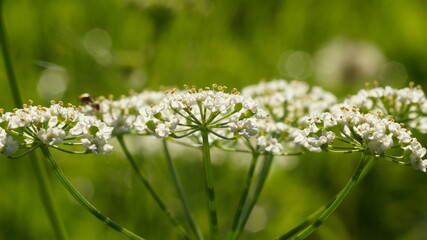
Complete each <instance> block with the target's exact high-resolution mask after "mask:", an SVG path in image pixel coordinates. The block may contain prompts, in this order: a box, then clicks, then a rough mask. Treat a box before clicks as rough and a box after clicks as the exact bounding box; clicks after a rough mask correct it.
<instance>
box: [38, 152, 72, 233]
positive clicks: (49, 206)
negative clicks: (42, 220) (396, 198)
mask: <svg viewBox="0 0 427 240" xmlns="http://www.w3.org/2000/svg"><path fill="white" fill-rule="evenodd" d="M30 158H31V161H30V162H31V165H32V166H33V169H34V173H35V175H36V178H37V182H38V183H39V186H40V196H41V199H42V202H43V205H44V206H45V210H46V213H47V215H48V217H49V219H50V222H51V224H52V227H53V230H54V231H55V235H56V237H57V238H58V239H64V240H65V239H68V237H67V232H66V231H65V227H64V224H63V223H62V221H61V220H60V217H59V215H58V212H57V210H56V208H55V205H54V204H53V198H52V191H51V189H50V187H49V184H48V181H49V180H48V177H47V173H46V169H45V166H44V164H43V163H42V162H41V160H40V159H39V158H38V157H37V155H36V154H35V152H31V153H30Z"/></svg>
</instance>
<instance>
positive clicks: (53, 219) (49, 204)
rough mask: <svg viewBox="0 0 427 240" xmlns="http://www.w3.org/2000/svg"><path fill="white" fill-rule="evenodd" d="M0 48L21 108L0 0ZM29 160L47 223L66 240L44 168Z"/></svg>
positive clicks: (13, 96) (10, 82)
mask: <svg viewBox="0 0 427 240" xmlns="http://www.w3.org/2000/svg"><path fill="white" fill-rule="evenodd" d="M0 48H1V50H2V52H3V54H2V55H3V62H4V65H5V69H6V74H7V79H8V81H9V86H10V89H11V92H12V98H13V101H14V105H15V107H21V106H22V98H21V93H20V91H19V86H18V82H17V81H16V78H15V72H14V71H13V64H12V60H11V59H10V55H9V48H8V44H7V34H6V27H5V24H4V20H3V1H2V0H0ZM29 158H30V161H31V164H32V166H33V170H34V173H35V175H36V178H37V183H38V185H39V188H40V197H41V199H42V202H43V205H44V208H45V210H46V213H47V215H48V218H49V221H50V223H51V224H52V227H53V229H54V231H55V235H56V237H57V239H60V240H66V239H68V237H67V233H66V231H65V227H64V224H63V223H62V221H61V219H60V218H59V215H58V213H57V211H56V208H55V205H54V202H53V198H52V192H51V190H50V186H49V181H48V177H47V174H46V170H45V168H44V166H42V164H41V163H40V160H39V159H38V158H37V156H36V154H34V153H30V155H29Z"/></svg>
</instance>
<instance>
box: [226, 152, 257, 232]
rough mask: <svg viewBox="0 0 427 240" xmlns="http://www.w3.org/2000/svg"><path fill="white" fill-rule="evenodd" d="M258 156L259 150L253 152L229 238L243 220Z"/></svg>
mask: <svg viewBox="0 0 427 240" xmlns="http://www.w3.org/2000/svg"><path fill="white" fill-rule="evenodd" d="M258 157H259V153H258V152H252V160H251V165H250V167H249V171H248V175H247V176H246V181H245V186H244V188H243V192H242V195H241V197H240V200H239V205H238V206H237V210H236V213H235V215H234V220H233V224H232V226H231V232H230V235H229V239H231V238H232V236H233V234H234V233H235V232H236V230H237V226H238V223H239V222H240V221H241V218H242V211H243V207H244V205H245V202H246V201H247V199H248V193H249V188H250V186H251V184H252V180H253V177H254V173H255V167H256V163H257V160H258Z"/></svg>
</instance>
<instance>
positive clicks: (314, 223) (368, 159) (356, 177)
mask: <svg viewBox="0 0 427 240" xmlns="http://www.w3.org/2000/svg"><path fill="white" fill-rule="evenodd" d="M374 160H375V158H374V157H373V156H372V155H365V154H364V155H362V158H361V159H360V162H359V164H358V165H357V167H356V170H355V171H354V173H353V176H352V177H351V178H350V180H349V181H348V182H347V184H346V185H345V187H344V188H343V189H342V190H341V192H340V193H339V194H338V195H337V196H336V198H335V199H334V201H333V202H331V203H330V204H328V205H327V206H328V207H327V208H326V209H325V210H324V211H323V212H322V213H321V214H320V216H318V217H317V218H316V219H312V220H311V221H310V222H311V224H310V225H309V226H308V227H306V228H305V229H304V230H303V231H302V232H300V233H299V234H298V235H297V236H295V237H294V238H292V239H294V240H302V239H305V238H306V237H308V236H309V235H310V234H311V233H312V232H313V231H315V230H316V229H317V228H318V227H319V226H320V225H322V224H323V223H324V222H325V221H326V219H327V218H328V217H329V216H330V215H331V214H332V213H334V212H335V210H336V209H337V208H338V206H339V205H340V204H341V203H342V201H343V200H344V199H345V198H346V196H347V195H348V194H349V193H350V191H351V190H352V189H353V187H354V186H356V184H357V183H358V182H359V181H360V180H361V179H362V178H363V177H364V176H365V175H366V173H367V172H368V171H369V170H370V168H371V167H372V164H373V163H374ZM286 236H287V234H285V235H283V236H282V237H280V238H279V239H280V240H284V239H289V238H285V237H286Z"/></svg>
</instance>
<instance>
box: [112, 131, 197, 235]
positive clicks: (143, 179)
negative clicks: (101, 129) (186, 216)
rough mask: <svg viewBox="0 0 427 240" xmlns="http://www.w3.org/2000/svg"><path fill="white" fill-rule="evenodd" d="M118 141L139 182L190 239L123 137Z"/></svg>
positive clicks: (181, 232) (182, 233) (118, 138)
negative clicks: (140, 166) (143, 171)
mask: <svg viewBox="0 0 427 240" xmlns="http://www.w3.org/2000/svg"><path fill="white" fill-rule="evenodd" d="M117 140H118V142H119V144H120V146H121V147H122V149H123V152H124V153H125V155H126V157H127V159H128V160H129V163H130V165H131V166H132V169H133V170H134V172H135V173H136V176H137V177H138V178H139V180H140V181H141V182H142V184H144V186H145V188H146V189H147V190H148V192H149V193H150V194H151V196H152V197H153V199H154V201H155V202H156V203H157V205H158V206H159V207H160V209H161V210H162V211H163V212H164V213H165V215H166V216H167V217H168V218H169V220H170V221H171V222H172V224H173V225H174V227H175V228H176V229H177V230H178V232H179V233H180V234H181V236H182V237H184V238H185V239H190V237H189V235H188V233H187V231H186V230H185V229H184V227H183V226H182V225H181V224H180V223H179V221H178V220H177V219H176V217H175V216H174V215H173V214H172V213H171V211H169V209H168V208H167V206H166V204H165V203H163V201H162V200H161V199H160V197H159V195H157V193H156V191H155V190H154V187H153V186H151V184H150V182H149V181H148V179H147V177H146V176H145V175H144V174H143V173H142V171H141V169H140V168H139V166H138V163H137V162H136V161H135V159H134V158H133V157H132V155H131V154H130V152H129V150H128V148H127V147H126V144H125V142H124V140H123V136H117Z"/></svg>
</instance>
